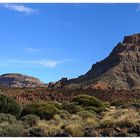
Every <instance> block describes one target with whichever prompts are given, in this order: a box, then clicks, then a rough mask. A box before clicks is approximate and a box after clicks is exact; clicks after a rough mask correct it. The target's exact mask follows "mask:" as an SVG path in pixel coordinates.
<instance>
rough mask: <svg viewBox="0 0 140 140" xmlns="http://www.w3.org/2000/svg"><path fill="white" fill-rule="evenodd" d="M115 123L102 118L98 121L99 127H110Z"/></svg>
mask: <svg viewBox="0 0 140 140" xmlns="http://www.w3.org/2000/svg"><path fill="white" fill-rule="evenodd" d="M115 124H116V122H115V121H113V120H102V121H101V122H100V127H101V128H110V127H114V125H115Z"/></svg>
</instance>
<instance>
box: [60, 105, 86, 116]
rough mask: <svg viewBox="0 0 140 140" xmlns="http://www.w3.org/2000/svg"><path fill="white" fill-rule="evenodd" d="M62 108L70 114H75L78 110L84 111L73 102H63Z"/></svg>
mask: <svg viewBox="0 0 140 140" xmlns="http://www.w3.org/2000/svg"><path fill="white" fill-rule="evenodd" d="M63 109H64V110H67V111H68V112H69V113H71V114H76V113H77V112H79V111H84V109H83V108H82V107H81V106H80V105H77V104H75V103H65V104H63Z"/></svg>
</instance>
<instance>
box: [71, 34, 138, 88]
mask: <svg viewBox="0 0 140 140" xmlns="http://www.w3.org/2000/svg"><path fill="white" fill-rule="evenodd" d="M70 83H75V84H82V85H84V86H85V85H86V86H87V85H88V86H90V87H92V88H97V87H99V86H101V87H105V88H108V87H109V88H113V89H126V90H132V89H140V33H138V34H133V35H130V36H125V37H124V40H123V42H122V43H120V42H119V43H118V44H117V45H116V47H114V49H113V51H112V52H111V53H110V55H109V56H108V57H106V58H105V59H104V60H102V61H100V62H97V63H96V64H93V65H92V68H91V69H90V70H89V71H88V72H87V73H86V74H85V75H82V76H80V77H78V78H76V79H74V80H71V81H70ZM104 85H105V86H104Z"/></svg>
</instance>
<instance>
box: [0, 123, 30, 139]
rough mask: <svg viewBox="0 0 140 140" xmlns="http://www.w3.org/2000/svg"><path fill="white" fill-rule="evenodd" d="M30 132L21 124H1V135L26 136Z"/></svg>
mask: <svg viewBox="0 0 140 140" xmlns="http://www.w3.org/2000/svg"><path fill="white" fill-rule="evenodd" d="M25 136H28V132H27V130H26V129H24V128H23V126H22V125H21V124H8V123H2V124H0V137H25Z"/></svg>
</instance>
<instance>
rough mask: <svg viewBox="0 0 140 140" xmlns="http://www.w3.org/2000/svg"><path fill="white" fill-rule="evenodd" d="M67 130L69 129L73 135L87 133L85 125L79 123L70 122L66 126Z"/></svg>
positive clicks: (79, 135) (78, 135)
mask: <svg viewBox="0 0 140 140" xmlns="http://www.w3.org/2000/svg"><path fill="white" fill-rule="evenodd" d="M64 129H65V131H67V132H68V133H69V134H70V135H71V136H72V137H82V136H84V134H85V130H84V128H83V126H82V125H81V124H79V123H70V124H68V125H66V126H65V128H64Z"/></svg>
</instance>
